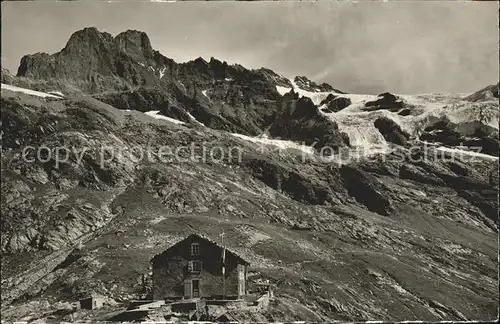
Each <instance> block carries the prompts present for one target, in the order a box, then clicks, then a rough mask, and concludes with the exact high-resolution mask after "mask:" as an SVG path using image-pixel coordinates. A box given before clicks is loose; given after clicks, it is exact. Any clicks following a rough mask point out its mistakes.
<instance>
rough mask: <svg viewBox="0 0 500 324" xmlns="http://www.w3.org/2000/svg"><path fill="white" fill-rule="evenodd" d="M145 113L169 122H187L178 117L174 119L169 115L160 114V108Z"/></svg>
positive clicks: (180, 123) (182, 123) (181, 123)
mask: <svg viewBox="0 0 500 324" xmlns="http://www.w3.org/2000/svg"><path fill="white" fill-rule="evenodd" d="M145 114H146V115H148V116H151V117H153V118H156V119H161V120H166V121H169V122H171V123H174V124H179V125H184V124H185V123H184V122H183V121H180V120H178V119H174V118H170V117H167V116H163V115H160V111H159V110H151V111H146V112H145Z"/></svg>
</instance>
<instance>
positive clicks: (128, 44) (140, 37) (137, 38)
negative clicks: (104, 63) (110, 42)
mask: <svg viewBox="0 0 500 324" xmlns="http://www.w3.org/2000/svg"><path fill="white" fill-rule="evenodd" d="M114 41H115V44H116V45H117V47H118V50H119V51H120V52H125V53H127V54H130V55H131V56H134V57H137V56H142V57H146V58H147V57H152V55H153V47H152V46H151V41H150V40H149V37H148V35H147V34H146V33H145V32H142V31H138V30H133V29H129V30H126V31H124V32H122V33H120V34H118V35H117V36H116V37H115V39H114Z"/></svg>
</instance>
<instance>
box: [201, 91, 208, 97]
mask: <svg viewBox="0 0 500 324" xmlns="http://www.w3.org/2000/svg"><path fill="white" fill-rule="evenodd" d="M201 93H202V94H203V95H204V96H205V97H207V98H208V96H207V90H203V91H202V92H201Z"/></svg>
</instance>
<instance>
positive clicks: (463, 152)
mask: <svg viewBox="0 0 500 324" xmlns="http://www.w3.org/2000/svg"><path fill="white" fill-rule="evenodd" d="M435 150H437V151H441V152H449V153H453V154H454V156H457V155H458V156H459V157H463V156H464V155H465V156H469V157H477V158H481V159H485V160H491V161H497V160H498V157H496V156H492V155H488V154H484V153H479V152H474V151H467V150H461V149H459V148H456V147H454V148H451V147H445V146H438V147H436V148H435Z"/></svg>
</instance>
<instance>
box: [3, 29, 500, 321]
mask: <svg viewBox="0 0 500 324" xmlns="http://www.w3.org/2000/svg"><path fill="white" fill-rule="evenodd" d="M120 35H121V34H120ZM120 35H119V36H116V37H112V36H110V35H107V34H105V33H100V32H97V31H96V30H94V29H89V30H84V31H81V32H80V33H77V34H76V36H75V35H73V37H72V39H71V40H70V42H68V45H67V46H66V47H65V49H64V50H63V51H61V52H60V53H58V54H55V55H53V56H48V55H40V54H38V55H35V56H32V57H27V58H24V59H23V63H22V64H21V67H20V69H19V70H20V71H19V73H18V74H19V76H17V77H12V78H11V79H9V78H8V77H7V75H5V76H4V73H2V82H4V80H8V81H9V82H10V84H14V85H18V86H21V85H25V86H26V85H30V86H32V87H33V89H35V90H44V91H63V92H64V93H65V96H64V97H60V96H59V97H58V96H46V97H40V96H35V95H33V94H32V93H31V94H30V93H26V92H27V91H24V92H23V91H22V90H18V89H16V88H10V90H9V89H8V88H7V87H2V98H1V121H2V155H1V161H2V169H1V177H2V178H1V180H2V185H1V193H2V195H1V211H2V218H1V230H2V237H1V249H2V315H3V317H4V318H5V319H7V320H14V319H16V320H19V319H22V318H24V319H34V318H45V319H47V318H56V319H61V320H73V319H75V318H76V319H89V320H105V319H107V318H110V316H111V315H112V314H113V312H115V311H117V310H120V309H121V308H123V307H124V306H123V305H124V304H123V303H124V302H125V301H126V300H129V299H136V298H142V297H145V296H147V295H148V292H149V291H150V288H151V287H150V286H149V281H148V280H147V278H148V275H149V273H150V268H149V260H150V259H151V257H152V256H154V255H155V254H157V253H159V252H161V251H163V250H164V249H166V248H167V247H168V246H169V245H170V244H172V243H174V242H175V241H176V240H178V239H180V238H182V237H183V236H185V235H187V234H189V233H191V232H193V231H194V232H201V233H204V234H206V235H208V236H211V237H212V238H213V239H215V240H217V237H218V234H219V233H220V230H221V229H223V230H224V231H225V232H226V234H227V235H226V238H227V240H228V241H227V244H228V245H229V246H231V247H232V248H233V249H234V250H236V251H237V252H238V253H240V254H241V255H242V256H244V257H245V258H246V259H248V260H249V261H250V262H251V267H252V278H254V279H255V278H263V279H268V280H270V281H271V282H272V283H274V284H275V285H276V296H277V298H276V301H275V302H274V303H273V304H272V305H271V307H270V308H269V310H267V311H262V312H261V313H258V314H252V315H248V314H246V315H245V314H240V315H241V316H242V317H241V320H244V319H246V320H250V321H292V320H311V319H312V320H313V321H318V322H319V321H321V322H327V321H332V320H347V321H362V320H423V321H438V320H484V319H492V318H495V317H496V316H497V305H498V297H499V296H498V289H497V288H498V286H497V281H498V260H497V255H498V245H497V233H498V232H497V231H498V224H497V210H498V201H497V192H498V165H497V163H498V160H497V159H495V158H494V157H493V156H491V155H490V156H489V157H488V156H486V157H485V156H473V155H470V154H454V153H453V152H452V151H450V150H444V149H443V148H442V147H439V146H429V145H427V144H425V143H422V142H420V141H418V139H417V138H416V137H415V135H414V132H412V131H411V130H412V128H411V127H410V126H411V125H413V126H412V127H417V126H415V125H417V124H418V122H420V121H421V120H422V121H421V123H422V127H421V128H419V129H424V128H425V127H428V125H430V124H432V123H433V122H434V121H435V120H438V119H439V118H437V117H436V118H435V119H434V118H427V120H425V121H424V118H423V117H422V114H424V113H425V111H426V110H423V109H424V108H422V106H421V105H420V104H421V101H418V100H420V99H421V98H422V97H414V98H408V97H403V98H402V101H403V103H404V105H406V106H405V107H403V108H401V109H411V110H412V113H411V114H410V115H408V116H404V118H406V119H403V117H401V119H396V120H397V121H398V122H399V124H396V125H394V124H392V123H390V122H389V121H387V120H382V122H380V121H379V122H378V123H377V125H378V126H379V127H378V128H377V127H376V126H377V125H374V122H375V120H377V118H380V117H382V116H386V117H387V116H388V117H389V118H391V120H394V119H392V118H396V117H394V116H398V115H397V114H398V112H399V111H400V110H398V111H394V112H391V111H388V110H387V109H378V110H374V111H364V109H365V107H366V106H365V105H364V103H365V102H369V101H375V100H378V99H377V97H376V96H365V97H362V98H360V96H359V95H352V94H341V95H340V96H341V97H345V98H349V99H350V100H351V101H352V103H351V104H349V105H348V106H347V107H345V108H344V109H342V110H340V111H338V112H335V113H325V112H322V111H321V108H320V107H318V106H319V104H320V103H321V101H322V100H324V99H326V98H327V96H328V94H331V91H332V90H331V89H330V88H326V86H325V85H323V86H322V88H321V89H320V88H309V89H305V86H304V85H302V86H301V87H296V86H297V84H298V83H307V82H306V81H304V78H296V79H294V80H287V79H286V78H283V77H280V76H278V75H276V74H275V73H274V72H272V71H270V70H267V69H260V70H246V69H244V68H243V67H240V66H228V65H226V64H224V63H223V62H222V63H221V62H219V61H216V60H211V61H210V62H206V61H203V60H200V59H198V60H195V61H192V62H188V63H184V64H177V63H175V64H174V63H173V62H172V61H169V60H168V59H166V58H164V57H163V56H161V54H159V53H157V52H155V51H152V50H150V49H151V45H150V44H149V41H147V39H146V38H145V37H144V35H143V34H141V33H139V32H126V33H125V34H124V35H122V36H120ZM73 42H75V43H74V44H73ZM85 42H92V45H88V46H89V48H87V45H85V46H83V45H78V44H86V43H85ZM94 43H95V44H94ZM75 44H76V45H75ZM80 47H82V48H80ZM97 52H99V53H101V52H103V53H105V54H106V55H103V54H99V57H98V58H95V57H93V56H92V55H94V53H97ZM70 58H71V60H70ZM143 59H144V60H145V61H141V60H143ZM70 61H71V63H70ZM127 62H129V63H130V64H129V65H127V64H128V63H127ZM136 62H137V64H136ZM138 62H143V63H144V65H145V66H146V68H145V69H142V66H141V65H140V64H138ZM160 63H162V64H164V65H161V66H160V65H159V64H160ZM65 64H71V65H72V66H68V67H64V68H63V67H62V66H63V65H65ZM86 64H88V65H91V66H92V67H93V68H92V69H90V70H89V69H88V68H87V69H83V67H84V66H85V65H86ZM147 64H149V65H147ZM149 66H152V67H153V68H157V69H162V68H163V67H165V66H166V67H167V68H168V67H171V69H170V70H165V72H164V74H163V77H160V72H161V71H162V70H159V71H158V70H156V71H157V72H158V75H157V76H155V77H154V78H153V77H152V74H151V73H149V72H147V71H148V70H149V71H152V70H151V69H150V68H149ZM94 67H95V68H94ZM121 67H122V68H121ZM89 71H91V73H89ZM171 71H177V72H171ZM167 72H168V73H167ZM86 73H87V74H86ZM170 75H176V77H175V78H174V77H170ZM292 81H293V82H292ZM5 82H7V81H5ZM308 84H309V86H312V87H317V86H318V85H315V84H312V83H311V82H310V83H308ZM311 84H312V85H311ZM44 87H45V88H44ZM57 87H59V88H57ZM280 87H281V88H280ZM283 88H293V89H295V91H289V90H287V91H286V92H285V91H283V95H282V94H281V93H280V91H281V90H283ZM280 89H281V90H280ZM311 90H314V91H311ZM324 90H326V91H324ZM205 91H206V92H205ZM333 92H335V93H338V92H336V91H335V89H334V90H333ZM334 99H335V98H332V97H330V99H329V100H327V102H329V101H330V100H334ZM417 99H418V100H417ZM424 99H425V100H426V101H425V103H426V104H428V105H429V106H431V104H432V103H431V100H435V101H434V104H435V105H438V104H439V105H441V103H443V102H446V100H448V99H446V98H441V99H439V98H438V96H432V97H425V98H424ZM424 99H422V100H424ZM412 100H413V101H412ZM460 102H461V101H460ZM215 103H217V104H215ZM222 103H226V104H225V105H224V104H222ZM323 104H325V103H323ZM447 104H448V103H445V104H442V105H443V106H445V105H447ZM475 104H476V103H475ZM487 104H488V105H490V104H491V103H489V102H488V103H487ZM267 105H269V106H267ZM481 105H482V106H481V107H485V106H484V105H485V104H481ZM147 107H149V108H147ZM266 107H268V108H266ZM269 107H271V108H269ZM439 107H441V106H439ZM460 107H462V106H460ZM467 107H470V106H467ZM488 107H489V106H488ZM266 109H267V110H266ZM398 109H399V108H398ZM425 109H428V107H426V108H425ZM440 109H441V108H440ZM460 109H462V108H460ZM150 110H153V111H161V113H163V114H164V116H168V117H170V118H174V119H168V118H166V119H162V118H155V117H153V116H150V115H148V114H145V113H144V112H147V111H150ZM423 111H424V112H423ZM238 114H242V115H238ZM448 115H449V116H452V117H453V111H452V113H448ZM230 116H232V117H231V118H230ZM456 122H457V120H454V121H453V123H456ZM203 124H205V125H203ZM359 125H369V126H370V127H371V128H359V127H358V126H359ZM455 126H456V125H454V128H453V131H457V128H456V127H455ZM357 127H358V128H359V129H358V132H356V128H357ZM418 127H420V126H418ZM476 128H477V127H476ZM378 129H380V131H379V130H378ZM459 130H460V131H462V133H461V134H462V135H463V136H466V135H464V134H465V133H464V132H465V131H464V130H463V128H460V129H459ZM372 131H373V132H375V131H376V132H377V134H378V135H377V136H378V137H377V139H379V140H381V141H382V140H383V141H385V139H386V138H387V140H388V141H392V142H395V143H392V144H391V145H390V150H388V151H384V152H383V153H378V154H372V155H370V156H365V157H361V158H359V157H356V155H355V153H356V151H355V147H356V145H357V144H359V143H362V142H361V141H360V140H359V139H360V138H361V137H360V136H361V135H364V134H362V132H364V133H365V134H368V135H371V134H374V133H370V132H372ZM233 132H237V133H240V134H247V135H254V134H260V133H265V134H268V135H269V136H271V138H265V137H260V138H255V137H249V136H247V137H245V136H234V134H232V133H233ZM343 133H345V134H343ZM396 133H399V134H400V135H401V136H403V138H404V139H405V141H404V143H403V142H397V140H393V139H394V138H396V139H399V140H401V137H398V136H396ZM491 134H492V133H490V134H489V135H491ZM489 135H488V136H489ZM474 136H477V134H476V135H474ZM492 136H494V135H492ZM496 136H498V135H496ZM276 137H280V138H281V140H276V139H275V138H276ZM364 138H365V139H370V140H371V138H370V137H364ZM284 139H293V140H295V141H299V142H300V141H305V142H307V144H308V145H310V146H312V143H311V142H313V143H314V142H319V145H318V146H314V148H319V147H321V146H330V147H336V148H337V149H338V152H340V153H343V154H345V153H347V154H348V156H343V159H341V160H338V159H335V157H332V156H321V155H319V154H318V152H314V151H313V150H310V151H308V150H300V149H297V147H298V146H292V145H288V146H284V144H285V143H288V144H289V143H290V142H289V141H288V142H287V141H285V140H284ZM310 143H311V144H310ZM366 143H373V142H369V141H368V140H367V141H366ZM335 145H336V146H335ZM58 147H59V148H66V150H61V149H59V157H60V158H59V159H56V152H57V151H56V150H55V149H56V148H58ZM285 147H289V148H285ZM46 148H50V150H47V149H46ZM165 148H167V150H165ZM179 148H183V149H182V150H179ZM342 148H347V150H342ZM141 152H143V153H144V154H143V156H142V158H141V156H140V155H141V154H140V153H141ZM174 152H177V153H178V156H177V158H173V156H172V154H173V153H174ZM462 153H463V152H462ZM37 154H38V156H36V155H37ZM339 162H341V163H339ZM254 279H251V283H250V284H252V281H253V280H254ZM89 293H100V294H104V295H106V296H108V297H109V301H108V306H106V308H105V309H103V310H100V311H95V312H92V311H88V312H85V311H79V312H74V311H73V310H72V307H71V305H70V304H69V303H70V302H73V301H75V300H76V299H77V298H79V297H82V296H85V295H87V294H89ZM245 316H250V317H245Z"/></svg>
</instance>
